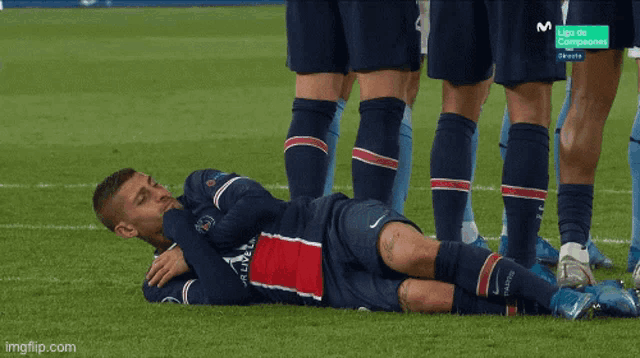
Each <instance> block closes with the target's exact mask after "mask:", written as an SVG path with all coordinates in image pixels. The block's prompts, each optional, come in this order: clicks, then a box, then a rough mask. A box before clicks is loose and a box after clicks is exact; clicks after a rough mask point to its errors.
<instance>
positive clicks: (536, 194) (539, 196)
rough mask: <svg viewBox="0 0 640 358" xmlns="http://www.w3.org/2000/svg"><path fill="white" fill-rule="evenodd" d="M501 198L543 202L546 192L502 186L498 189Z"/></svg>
mask: <svg viewBox="0 0 640 358" xmlns="http://www.w3.org/2000/svg"><path fill="white" fill-rule="evenodd" d="M500 190H501V191H502V196H510V197H514V198H521V199H534V200H545V199H547V191H546V190H542V189H534V188H522V187H519V186H509V185H503V186H501V187H500Z"/></svg>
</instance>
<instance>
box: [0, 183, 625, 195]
mask: <svg viewBox="0 0 640 358" xmlns="http://www.w3.org/2000/svg"><path fill="white" fill-rule="evenodd" d="M96 185H98V184H97V183H79V184H60V183H37V184H12V183H0V189H84V188H91V189H94V188H95V187H96ZM263 185H264V187H265V188H266V189H269V190H289V186H287V185H285V184H263ZM167 188H169V189H181V188H182V184H180V185H172V184H169V185H167ZM333 189H334V190H335V191H350V190H352V189H353V187H352V186H351V185H335V186H334V187H333ZM410 190H418V191H426V190H431V187H429V186H412V187H411V188H410ZM473 190H475V191H500V188H499V187H494V186H484V185H474V186H473ZM596 191H597V192H602V193H607V194H621V195H622V194H631V190H617V189H597V190H596ZM549 192H552V193H555V192H557V190H555V189H549Z"/></svg>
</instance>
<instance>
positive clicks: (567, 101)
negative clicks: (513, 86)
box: [553, 77, 613, 268]
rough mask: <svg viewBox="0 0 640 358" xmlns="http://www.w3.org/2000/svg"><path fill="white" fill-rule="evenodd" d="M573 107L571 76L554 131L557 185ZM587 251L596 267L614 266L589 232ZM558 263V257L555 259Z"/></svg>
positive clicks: (590, 260)
mask: <svg viewBox="0 0 640 358" xmlns="http://www.w3.org/2000/svg"><path fill="white" fill-rule="evenodd" d="M570 107H571V77H569V78H568V79H567V84H566V87H565V98H564V102H563V103H562V108H561V109H560V113H559V114H558V120H557V121H556V129H555V132H554V136H553V140H554V147H553V154H554V167H555V171H556V187H557V188H559V187H560V152H559V151H560V133H561V131H562V126H563V125H564V121H565V119H566V118H567V113H569V108H570ZM586 247H587V251H588V253H589V262H590V264H591V265H592V266H595V267H607V268H611V267H613V261H611V259H610V258H608V257H607V256H605V255H604V254H602V252H600V250H599V249H598V247H597V246H596V245H595V243H593V241H592V240H591V234H589V239H588V240H587V244H586ZM554 250H555V249H554ZM555 261H556V263H557V261H558V260H557V259H556V260H555Z"/></svg>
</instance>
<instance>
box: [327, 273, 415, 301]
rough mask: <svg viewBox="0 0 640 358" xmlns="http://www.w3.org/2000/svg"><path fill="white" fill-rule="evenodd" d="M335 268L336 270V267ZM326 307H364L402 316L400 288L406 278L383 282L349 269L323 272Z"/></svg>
mask: <svg viewBox="0 0 640 358" xmlns="http://www.w3.org/2000/svg"><path fill="white" fill-rule="evenodd" d="M334 268H335V267H334ZM323 273H324V275H325V277H324V284H325V292H324V297H323V303H324V304H326V305H328V306H330V307H333V308H352V309H358V308H361V307H364V308H366V309H368V310H370V311H387V312H400V311H402V307H401V306H400V302H399V300H398V288H399V287H400V285H401V284H402V282H403V281H404V280H405V279H406V278H405V277H398V278H384V277H380V276H378V275H375V274H372V273H371V272H366V271H360V270H353V268H350V267H348V266H344V267H340V269H339V272H338V271H332V270H326V269H325V270H324V271H323Z"/></svg>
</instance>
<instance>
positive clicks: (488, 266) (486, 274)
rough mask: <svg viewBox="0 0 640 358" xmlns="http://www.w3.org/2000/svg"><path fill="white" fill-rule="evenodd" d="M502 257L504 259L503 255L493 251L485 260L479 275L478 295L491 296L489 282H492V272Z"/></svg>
mask: <svg viewBox="0 0 640 358" xmlns="http://www.w3.org/2000/svg"><path fill="white" fill-rule="evenodd" d="M500 259H502V256H500V255H498V254H496V253H495V252H494V253H491V255H489V256H488V257H487V259H486V260H485V261H484V265H482V269H480V274H479V275H478V285H477V287H476V295H477V296H480V297H488V296H489V282H491V274H492V273H493V269H494V268H495V267H496V264H497V263H498V261H500Z"/></svg>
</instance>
